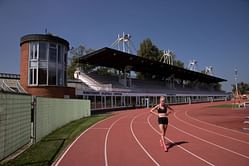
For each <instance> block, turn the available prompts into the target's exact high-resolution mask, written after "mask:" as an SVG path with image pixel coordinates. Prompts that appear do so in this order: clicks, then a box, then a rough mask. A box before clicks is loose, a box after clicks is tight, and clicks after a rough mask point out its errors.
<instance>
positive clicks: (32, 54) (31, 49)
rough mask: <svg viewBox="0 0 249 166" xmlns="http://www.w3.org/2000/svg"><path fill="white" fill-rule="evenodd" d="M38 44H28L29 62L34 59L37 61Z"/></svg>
mask: <svg viewBox="0 0 249 166" xmlns="http://www.w3.org/2000/svg"><path fill="white" fill-rule="evenodd" d="M38 45H39V44H38V42H33V43H30V45H29V53H30V55H29V58H30V60H34V59H37V57H38Z"/></svg>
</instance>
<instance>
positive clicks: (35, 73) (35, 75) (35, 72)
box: [34, 69, 37, 85]
mask: <svg viewBox="0 0 249 166" xmlns="http://www.w3.org/2000/svg"><path fill="white" fill-rule="evenodd" d="M36 80H37V69H34V84H35V85H36V84H37V82H36Z"/></svg>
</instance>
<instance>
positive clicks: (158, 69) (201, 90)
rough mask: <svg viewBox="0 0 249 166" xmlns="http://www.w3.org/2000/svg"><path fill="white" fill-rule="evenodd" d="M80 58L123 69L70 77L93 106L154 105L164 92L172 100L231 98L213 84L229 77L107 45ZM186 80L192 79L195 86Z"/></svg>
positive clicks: (186, 101) (115, 68) (106, 107)
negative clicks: (142, 75)
mask: <svg viewBox="0 0 249 166" xmlns="http://www.w3.org/2000/svg"><path fill="white" fill-rule="evenodd" d="M78 61H79V63H86V64H91V65H95V66H96V67H98V66H102V67H108V68H110V69H111V70H116V71H118V73H119V74H118V75H117V74H116V75H111V76H107V75H106V76H104V75H100V74H98V73H97V72H94V71H92V72H86V71H82V70H80V69H77V71H75V73H74V77H75V78H76V79H77V80H71V81H69V82H68V86H71V87H75V88H76V96H77V97H78V98H83V99H90V100H91V105H92V110H97V109H109V108H124V107H141V106H152V105H154V104H156V103H157V102H158V101H159V97H160V96H166V98H167V100H168V102H169V103H171V104H184V103H196V102H213V101H221V100H227V98H228V96H227V94H226V93H225V92H223V91H217V90H215V88H213V87H212V86H211V85H213V84H217V83H219V82H222V81H226V80H225V79H222V78H218V77H215V76H211V75H207V74H203V73H200V72H196V71H191V70H188V69H184V68H180V67H177V66H173V65H169V64H165V63H161V62H157V61H152V60H149V59H146V58H142V57H138V56H135V55H132V54H129V53H125V52H121V51H118V50H115V49H111V48H107V47H105V48H102V49H99V50H97V51H94V52H92V53H89V54H87V55H84V56H81V57H79V60H78ZM130 71H135V72H140V73H150V74H152V75H155V76H156V78H157V79H137V78H134V77H132V76H131V74H130V73H131V72H130ZM185 82H192V83H193V85H194V86H189V84H188V85H187V84H185ZM196 82H198V83H199V84H198V83H196ZM202 84H208V85H209V87H208V88H207V87H205V86H202Z"/></svg>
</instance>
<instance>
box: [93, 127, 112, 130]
mask: <svg viewBox="0 0 249 166" xmlns="http://www.w3.org/2000/svg"><path fill="white" fill-rule="evenodd" d="M93 129H94V130H108V129H109V127H94V128H92V130H93Z"/></svg>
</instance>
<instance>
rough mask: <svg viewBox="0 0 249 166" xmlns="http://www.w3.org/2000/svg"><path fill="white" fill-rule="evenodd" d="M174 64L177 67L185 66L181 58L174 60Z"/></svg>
mask: <svg viewBox="0 0 249 166" xmlns="http://www.w3.org/2000/svg"><path fill="white" fill-rule="evenodd" d="M174 65H175V66H177V67H181V68H184V63H183V62H182V61H180V60H174Z"/></svg>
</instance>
